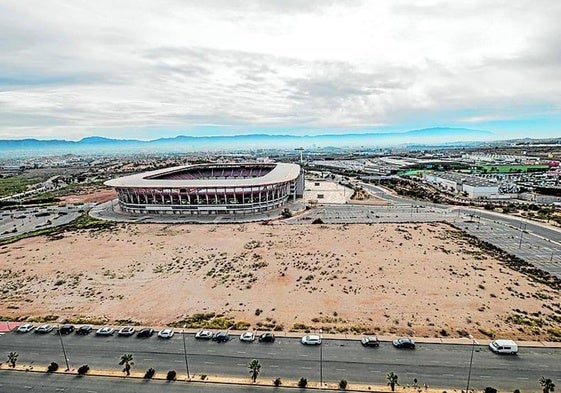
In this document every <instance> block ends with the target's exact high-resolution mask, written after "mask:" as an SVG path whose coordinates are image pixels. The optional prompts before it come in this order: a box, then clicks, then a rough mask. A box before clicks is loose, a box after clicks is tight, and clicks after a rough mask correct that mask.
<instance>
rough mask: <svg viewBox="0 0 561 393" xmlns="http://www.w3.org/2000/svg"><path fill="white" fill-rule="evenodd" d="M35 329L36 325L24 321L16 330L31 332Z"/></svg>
mask: <svg viewBox="0 0 561 393" xmlns="http://www.w3.org/2000/svg"><path fill="white" fill-rule="evenodd" d="M33 329H35V326H33V325H32V324H30V323H24V324H23V325H21V326H18V329H17V330H16V331H17V332H18V333H29V332H30V331H32V330H33Z"/></svg>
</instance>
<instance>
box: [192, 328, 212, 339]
mask: <svg viewBox="0 0 561 393" xmlns="http://www.w3.org/2000/svg"><path fill="white" fill-rule="evenodd" d="M212 336H213V334H212V332H211V331H209V330H199V331H198V332H197V333H195V338H196V339H197V340H210V339H211V338H212Z"/></svg>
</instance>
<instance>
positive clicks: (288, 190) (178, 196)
mask: <svg viewBox="0 0 561 393" xmlns="http://www.w3.org/2000/svg"><path fill="white" fill-rule="evenodd" d="M105 185H107V186H110V187H113V188H115V190H116V191H117V195H118V198H119V205H120V207H121V209H122V210H123V211H124V212H127V213H132V214H147V213H152V214H251V213H260V212H265V211H268V210H271V209H276V208H279V207H281V206H283V205H285V204H286V203H287V202H289V201H293V200H296V198H301V197H302V196H303V193H304V173H303V171H302V169H301V168H300V166H299V165H296V164H284V163H244V164H240V163H216V164H197V165H187V166H179V167H173V168H166V169H159V170H156V171H151V172H144V173H139V174H134V175H131V176H125V177H120V178H116V179H112V180H108V181H106V182H105Z"/></svg>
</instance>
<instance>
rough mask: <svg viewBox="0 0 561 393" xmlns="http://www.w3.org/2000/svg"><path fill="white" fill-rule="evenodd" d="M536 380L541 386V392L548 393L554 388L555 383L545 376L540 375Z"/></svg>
mask: <svg viewBox="0 0 561 393" xmlns="http://www.w3.org/2000/svg"><path fill="white" fill-rule="evenodd" d="M538 381H539V383H540V385H541V387H542V391H543V393H549V392H553V391H554V390H555V384H554V383H553V381H552V380H551V378H546V377H543V376H542V377H540V379H539V380H538Z"/></svg>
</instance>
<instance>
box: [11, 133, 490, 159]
mask: <svg viewBox="0 0 561 393" xmlns="http://www.w3.org/2000/svg"><path fill="white" fill-rule="evenodd" d="M493 136H494V134H493V133H492V132H490V131H482V130H472V129H467V128H444V127H435V128H425V129H421V130H412V131H406V132H389V133H360V134H359V133H354V134H325V135H269V134H248V135H231V136H184V135H180V136H177V137H174V138H159V139H154V140H151V141H141V140H135V139H111V138H104V137H99V136H91V137H87V138H84V139H81V140H79V141H67V140H60V139H51V140H39V139H15V140H0V152H6V153H7V152H10V153H16V152H27V153H32V152H33V153H35V154H47V153H54V152H56V153H59V154H60V153H91V154H95V153H100V154H102V153H103V154H106V153H119V152H122V153H131V152H134V151H138V152H154V153H161V152H196V151H201V152H202V151H228V150H230V151H239V150H250V149H274V148H296V147H304V148H322V147H327V146H333V147H356V148H372V147H387V146H397V145H410V144H415V145H418V144H423V145H445V144H448V143H452V142H474V141H488V140H491V139H493ZM0 157H1V154H0Z"/></svg>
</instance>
